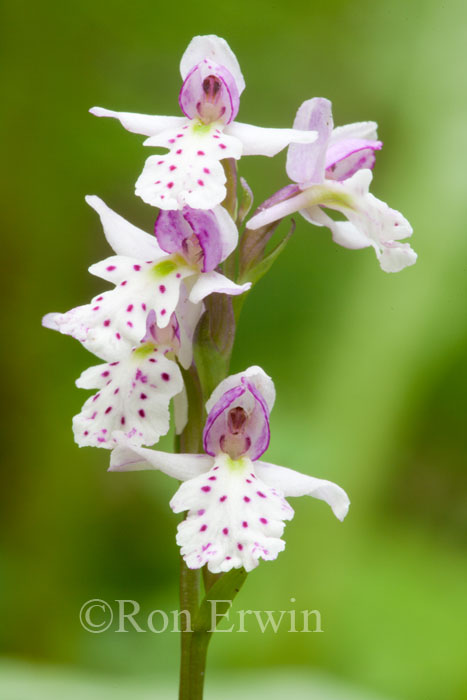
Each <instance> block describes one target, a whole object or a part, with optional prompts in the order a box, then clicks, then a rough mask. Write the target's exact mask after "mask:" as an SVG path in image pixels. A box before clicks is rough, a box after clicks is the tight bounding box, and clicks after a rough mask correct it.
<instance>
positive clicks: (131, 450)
mask: <svg viewBox="0 0 467 700" xmlns="http://www.w3.org/2000/svg"><path fill="white" fill-rule="evenodd" d="M114 438H115V440H116V442H117V447H116V448H115V449H114V450H113V452H112V454H111V456H110V468H109V471H111V472H125V471H142V470H145V469H153V470H155V471H161V472H163V473H164V474H167V475H168V476H171V477H173V478H174V479H178V480H179V481H186V480H187V479H194V478H196V477H197V476H199V475H200V474H203V473H204V472H207V471H209V469H210V468H211V467H212V465H213V461H214V460H213V459H212V457H208V456H207V455H196V454H172V453H170V452H158V451H156V450H148V449H146V448H144V447H137V446H135V445H133V444H132V443H131V440H128V439H126V438H125V437H124V436H123V435H122V434H121V433H116V434H114Z"/></svg>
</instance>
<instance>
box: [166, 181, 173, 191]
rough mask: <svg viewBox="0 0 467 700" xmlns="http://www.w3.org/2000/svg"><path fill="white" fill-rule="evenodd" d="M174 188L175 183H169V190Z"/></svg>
mask: <svg viewBox="0 0 467 700" xmlns="http://www.w3.org/2000/svg"><path fill="white" fill-rule="evenodd" d="M173 186H174V183H173V182H168V183H167V187H168V189H169V190H171V189H172V187H173Z"/></svg>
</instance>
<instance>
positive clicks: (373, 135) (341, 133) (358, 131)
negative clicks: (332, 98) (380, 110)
mask: <svg viewBox="0 0 467 700" xmlns="http://www.w3.org/2000/svg"><path fill="white" fill-rule="evenodd" d="M377 129H378V125H377V123H376V122H355V123H353V124H344V126H336V128H335V129H334V131H333V132H332V134H331V138H330V139H329V143H330V145H333V144H334V143H336V142H337V141H341V140H342V139H366V140H369V141H377V140H378V134H377Z"/></svg>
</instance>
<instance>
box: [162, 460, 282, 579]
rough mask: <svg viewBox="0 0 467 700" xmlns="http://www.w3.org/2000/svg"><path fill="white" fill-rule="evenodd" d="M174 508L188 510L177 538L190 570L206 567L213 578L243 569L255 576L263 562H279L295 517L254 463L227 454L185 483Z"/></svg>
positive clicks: (178, 493)
mask: <svg viewBox="0 0 467 700" xmlns="http://www.w3.org/2000/svg"><path fill="white" fill-rule="evenodd" d="M170 506H171V508H172V510H173V511H174V512H175V513H181V512H182V511H185V510H188V516H187V518H186V519H185V520H184V521H183V522H182V523H181V524H180V525H179V526H178V534H177V543H178V544H179V545H180V547H181V554H182V556H183V557H184V559H185V561H186V563H187V566H188V567H189V568H192V569H198V568H200V567H202V566H204V565H205V564H207V566H208V569H209V570H210V571H211V572H213V573H220V572H222V571H229V570H230V569H232V568H239V567H242V566H243V567H245V569H246V570H247V571H251V570H252V569H253V568H255V567H256V566H257V565H258V563H259V560H260V559H266V560H270V559H275V558H276V557H277V555H278V553H279V552H281V551H282V550H283V549H284V547H285V543H284V541H283V540H281V539H280V537H281V535H282V532H283V530H284V521H285V520H290V519H291V518H292V517H293V509H292V508H291V507H290V506H289V504H288V503H287V501H285V499H284V498H283V497H282V495H281V494H280V493H279V492H277V491H276V489H274V488H271V487H269V486H268V485H266V484H265V483H264V482H263V481H262V480H261V479H260V478H259V477H257V475H256V474H255V465H254V463H253V462H251V461H250V460H249V459H247V458H243V459H240V460H236V461H233V460H231V459H230V458H229V457H228V456H227V455H219V456H218V457H217V458H216V459H215V461H214V466H213V467H212V469H211V470H210V471H209V472H207V473H205V474H202V475H200V476H198V477H196V478H194V479H190V480H189V481H185V482H184V483H183V484H182V485H181V486H180V488H179V489H178V491H177V493H176V494H175V496H174V497H173V498H172V500H171V502H170Z"/></svg>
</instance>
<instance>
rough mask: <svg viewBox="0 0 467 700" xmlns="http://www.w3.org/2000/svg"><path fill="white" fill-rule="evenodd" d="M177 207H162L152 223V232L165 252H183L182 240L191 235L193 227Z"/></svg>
mask: <svg viewBox="0 0 467 700" xmlns="http://www.w3.org/2000/svg"><path fill="white" fill-rule="evenodd" d="M186 209H187V207H185V209H184V210H182V211H180V210H178V209H170V210H164V209H162V210H161V211H160V212H159V214H158V216H157V219H156V223H155V225H154V234H155V236H156V238H157V242H158V243H159V245H160V247H161V248H162V250H165V252H166V253H183V242H184V241H185V240H186V239H187V238H190V236H192V235H193V229H192V228H191V226H190V225H189V223H188V221H187V220H186V219H185V217H184V216H183V211H185V210H186Z"/></svg>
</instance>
